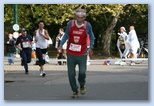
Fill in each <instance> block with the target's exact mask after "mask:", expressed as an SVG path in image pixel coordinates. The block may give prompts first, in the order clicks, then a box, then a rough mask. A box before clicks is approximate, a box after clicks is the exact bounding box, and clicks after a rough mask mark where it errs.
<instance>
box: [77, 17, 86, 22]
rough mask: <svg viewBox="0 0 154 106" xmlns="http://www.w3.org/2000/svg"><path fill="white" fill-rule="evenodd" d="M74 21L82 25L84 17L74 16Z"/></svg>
mask: <svg viewBox="0 0 154 106" xmlns="http://www.w3.org/2000/svg"><path fill="white" fill-rule="evenodd" d="M76 20H77V22H78V23H83V21H84V20H85V17H84V16H77V15H76Z"/></svg>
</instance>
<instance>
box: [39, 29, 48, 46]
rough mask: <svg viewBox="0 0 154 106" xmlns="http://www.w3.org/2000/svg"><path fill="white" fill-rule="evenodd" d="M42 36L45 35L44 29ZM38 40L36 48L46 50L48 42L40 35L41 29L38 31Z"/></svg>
mask: <svg viewBox="0 0 154 106" xmlns="http://www.w3.org/2000/svg"><path fill="white" fill-rule="evenodd" d="M42 34H43V35H45V31H44V29H43V31H42ZM36 38H37V42H36V48H40V49H46V48H47V46H48V42H47V40H46V39H45V38H44V37H43V36H41V35H40V34H39V29H38V30H37V31H36Z"/></svg>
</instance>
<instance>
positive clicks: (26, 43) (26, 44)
mask: <svg viewBox="0 0 154 106" xmlns="http://www.w3.org/2000/svg"><path fill="white" fill-rule="evenodd" d="M22 46H23V48H28V47H29V46H30V43H29V42H22Z"/></svg>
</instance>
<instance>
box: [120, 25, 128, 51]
mask: <svg viewBox="0 0 154 106" xmlns="http://www.w3.org/2000/svg"><path fill="white" fill-rule="evenodd" d="M118 35H120V36H119V41H120V42H119V43H120V50H121V52H122V53H123V52H124V50H125V39H126V37H127V33H126V29H125V27H120V33H118Z"/></svg>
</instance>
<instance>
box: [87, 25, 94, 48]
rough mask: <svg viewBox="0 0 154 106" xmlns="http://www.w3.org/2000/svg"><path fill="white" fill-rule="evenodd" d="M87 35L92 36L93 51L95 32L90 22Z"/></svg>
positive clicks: (91, 46)
mask: <svg viewBox="0 0 154 106" xmlns="http://www.w3.org/2000/svg"><path fill="white" fill-rule="evenodd" d="M87 34H89V35H90V48H91V49H93V46H94V40H95V36H94V33H93V30H92V26H91V24H90V23H89V22H88V26H87Z"/></svg>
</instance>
